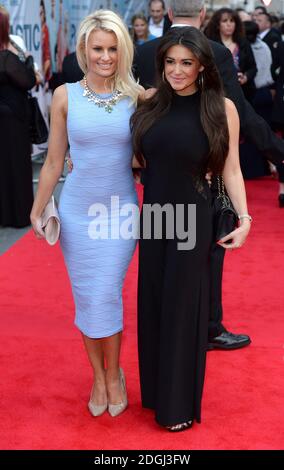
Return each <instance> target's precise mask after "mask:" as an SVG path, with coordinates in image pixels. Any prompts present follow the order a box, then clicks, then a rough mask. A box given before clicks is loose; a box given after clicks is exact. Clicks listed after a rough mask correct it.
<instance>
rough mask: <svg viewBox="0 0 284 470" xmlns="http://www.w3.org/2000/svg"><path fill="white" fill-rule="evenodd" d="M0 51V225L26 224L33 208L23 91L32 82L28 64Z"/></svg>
mask: <svg viewBox="0 0 284 470" xmlns="http://www.w3.org/2000/svg"><path fill="white" fill-rule="evenodd" d="M28 64H29V65H27V64H26V63H23V62H21V61H20V59H19V58H18V56H17V55H16V54H14V53H13V52H10V51H9V50H3V51H0V142H1V145H0V225H3V226H10V227H25V226H26V225H29V224H30V211H31V208H32V205H33V182H32V162H31V143H30V137H29V122H28V101H27V100H28V98H27V91H28V90H30V89H31V88H33V86H34V85H35V82H36V78H35V74H34V71H33V68H32V61H28Z"/></svg>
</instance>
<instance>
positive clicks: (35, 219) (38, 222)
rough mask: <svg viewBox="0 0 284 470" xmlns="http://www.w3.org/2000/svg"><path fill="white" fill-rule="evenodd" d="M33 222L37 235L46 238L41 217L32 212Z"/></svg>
mask: <svg viewBox="0 0 284 470" xmlns="http://www.w3.org/2000/svg"><path fill="white" fill-rule="evenodd" d="M31 223H32V227H33V231H34V233H35V236H36V237H37V238H38V239H39V240H41V239H42V238H45V235H44V231H43V229H42V226H41V217H38V216H34V215H33V214H32V213H31Z"/></svg>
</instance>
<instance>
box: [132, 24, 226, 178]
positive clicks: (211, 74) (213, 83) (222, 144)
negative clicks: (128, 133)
mask: <svg viewBox="0 0 284 470" xmlns="http://www.w3.org/2000/svg"><path fill="white" fill-rule="evenodd" d="M176 45H181V46H184V47H186V48H187V49H189V50H190V51H191V52H192V53H193V54H194V55H195V56H196V57H197V59H198V60H199V62H200V64H201V65H203V66H204V70H203V72H202V75H203V84H202V85H201V83H202V82H201V80H197V86H198V88H199V89H200V90H201V103H200V118H201V123H202V126H203V129H204V131H205V133H206V135H207V137H208V141H209V148H210V151H209V155H208V168H209V169H210V170H211V171H212V172H213V173H214V174H220V173H221V172H222V170H223V168H224V163H225V159H226V157H227V154H228V151H229V131H228V124H227V117H226V112H225V101H224V93H223V88H222V84H221V79H220V77H219V72H218V70H217V68H216V65H215V62H214V58H213V53H212V51H211V48H210V44H209V42H208V40H207V38H206V37H205V36H204V34H203V33H201V31H199V30H198V29H196V28H193V27H187V26H186V27H177V28H171V29H170V30H169V31H168V32H167V33H166V34H165V35H164V36H163V38H162V39H161V42H160V45H159V47H158V51H157V56H156V67H157V91H156V93H155V94H154V95H153V96H152V97H151V98H149V99H148V100H146V101H143V102H142V103H139V105H138V108H137V110H136V111H135V113H134V114H133V115H132V117H131V130H132V138H133V146H134V153H135V156H136V158H137V160H138V161H139V163H140V164H141V165H142V166H143V163H144V159H143V155H142V149H141V140H142V137H143V136H144V134H145V133H146V132H147V131H148V129H150V127H151V126H152V125H153V124H154V123H155V122H156V121H157V120H158V119H160V118H161V117H162V116H164V115H165V114H166V113H167V112H168V111H169V109H170V107H171V103H172V99H173V96H174V94H175V91H174V90H173V89H172V87H171V86H170V84H169V83H168V82H167V81H164V80H163V71H164V65H165V57H166V54H167V51H168V50H169V49H170V47H172V46H176ZM177 125H178V123H177ZM165 138H166V136H165Z"/></svg>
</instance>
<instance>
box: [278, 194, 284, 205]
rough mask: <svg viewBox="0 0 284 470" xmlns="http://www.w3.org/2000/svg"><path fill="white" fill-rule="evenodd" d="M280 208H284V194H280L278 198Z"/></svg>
mask: <svg viewBox="0 0 284 470" xmlns="http://www.w3.org/2000/svg"><path fill="white" fill-rule="evenodd" d="M278 201H279V207H284V194H282V193H281V194H279V196H278Z"/></svg>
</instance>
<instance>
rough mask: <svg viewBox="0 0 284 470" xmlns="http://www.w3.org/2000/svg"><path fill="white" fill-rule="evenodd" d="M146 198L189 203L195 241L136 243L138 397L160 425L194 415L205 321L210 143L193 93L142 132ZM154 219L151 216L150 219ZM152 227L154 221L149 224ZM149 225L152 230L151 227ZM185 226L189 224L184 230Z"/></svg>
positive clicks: (201, 372) (202, 368)
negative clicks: (184, 245) (184, 244)
mask: <svg viewBox="0 0 284 470" xmlns="http://www.w3.org/2000/svg"><path fill="white" fill-rule="evenodd" d="M142 151H143V156H144V158H145V160H146V170H145V173H146V174H145V186H144V201H143V204H144V205H143V210H142V213H141V223H140V224H141V228H142V227H143V223H144V218H145V207H146V206H145V204H150V205H151V204H155V203H158V204H160V205H165V204H171V205H173V207H174V213H175V216H177V204H184V205H185V206H184V218H185V226H187V227H190V226H191V222H192V221H191V220H190V216H187V214H188V210H187V209H188V207H187V205H188V204H193V205H195V207H196V242H195V246H194V248H192V249H190V250H180V249H179V248H178V245H177V244H178V241H179V240H180V239H181V237H178V236H177V235H176V234H175V236H174V237H173V238H172V239H167V237H166V229H165V225H166V224H165V223H164V222H163V228H162V237H161V238H160V239H153V238H151V239H146V237H144V238H143V233H142V232H141V239H140V248H139V280H138V346H139V368H140V382H141V395H142V405H143V406H144V407H146V408H152V409H154V410H155V415H156V420H157V422H158V423H159V424H161V425H163V426H167V425H169V426H170V425H175V424H178V423H182V422H185V421H188V420H190V419H196V420H197V421H200V419H201V397H202V389H203V382H204V372H205V359H206V348H207V339H208V321H209V254H210V245H211V238H212V207H211V192H210V189H209V186H208V184H207V182H206V180H205V174H206V168H207V155H208V151H209V144H208V139H207V136H206V135H205V133H204V131H203V128H202V125H201V122H200V93H199V92H196V93H195V94H193V95H190V96H179V95H175V96H174V97H173V100H172V104H171V108H170V110H169V112H168V113H167V114H166V115H164V116H163V117H161V118H160V119H159V120H158V121H157V122H156V123H155V124H153V125H152V127H151V128H150V129H149V130H148V131H147V132H146V133H145V135H144V137H143V138H142ZM154 225H155V222H154ZM153 230H154V229H153ZM153 230H152V232H151V233H152V235H153ZM189 233H190V232H189Z"/></svg>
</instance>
